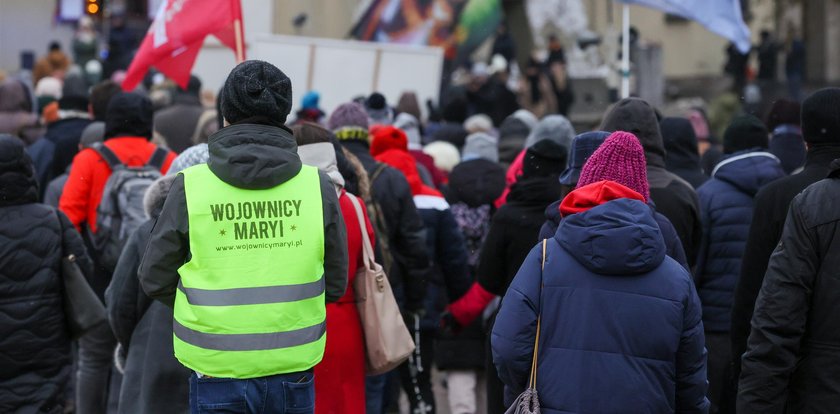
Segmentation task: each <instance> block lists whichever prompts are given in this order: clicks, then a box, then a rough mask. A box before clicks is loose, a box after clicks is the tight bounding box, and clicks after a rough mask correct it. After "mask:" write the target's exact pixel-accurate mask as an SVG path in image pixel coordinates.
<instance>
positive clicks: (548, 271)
mask: <svg viewBox="0 0 840 414" xmlns="http://www.w3.org/2000/svg"><path fill="white" fill-rule="evenodd" d="M502 46H504V45H502ZM499 49H500V50H499V51H500V53H501V52H505V48H504V47H501V46H500V48H499ZM562 62H563V57H562V51H561V50H558V51H557V53H555V54H553V55H552V56H551V57H550V58H549V62H548V64H547V66H541V64H540V65H538V64H536V63H535V64H534V67H532V68H529V69H528V70H526V72H525V74H526V77H538V76H543V75H546V76H549V78H546V79H543V82H545V81H549V82H548V83H550V84H556V83H557V82H560V81H562V80H563V76H564V75H559V74H558V72H562V67H563V65H562ZM494 66H498V67H496V68H495V69H493V70H492V73H491V72H488V71H487V68H486V67H484V68H482V67H479V68H474V69H473V73H472V77H471V80H470V82H468V83H466V84H464V85H463V86H462V87H458V88H454V89H452V90H451V91H450V94H449V95H448V96H447V99H446V100H445V101H444V102H443V104H442V105H440V106H439V107H435V106H433V105H429V110H428V111H424V110H421V103H420V102H419V101H418V99H417V97H416V95H415V94H414V93H411V92H406V93H404V94H403V95H402V97H401V98H400V99H399V101H398V103H397V104H396V105H391V104H389V102H388V101H387V100H386V98H385V97H384V96H383V95H382V94H380V93H373V94H371V95H370V96H366V97H361V98H356V99H354V100H349V99H348V102H347V103H345V104H342V105H340V106H338V107H337V108H334V109H332V110H331V111H327V110H326V109H325V108H321V107H320V106H319V95H318V93H317V92H314V91H309V92H307V93H306V94H304V95H303V96H302V99H301V105H300V110H298V111H297V112H296V113H295V114H294V115H292V113H291V112H292V106H293V99H294V97H295V95H293V93H292V87H291V84H292V82H291V80H290V79H289V78H288V77H287V76H286V75H285V74H284V73H283V72H282V71H281V70H280V69H278V68H277V67H275V66H273V65H272V64H270V63H266V62H261V61H246V62H244V63H241V64H240V65H238V66H237V67H236V68H234V69H233V71H232V72H231V73H230V75H229V76H228V78H227V80H226V82H225V84H224V86H223V87H222V89H221V91H219V94H218V99H217V100H216V105H215V106H214V105H212V104H211V105H206V100H204V101H203V100H202V98H203V96H202V85H201V81H200V80H199V79H198V78H196V77H192V78H191V79H190V81H189V83H188V84H187V85H185V86H184V87H180V86H177V85H174V84H173V83H171V82H169V81H165V80H161V81H160V82H149V83H146V84H145V85H144V86H141V87H140V88H139V89H138V90H136V91H132V92H124V91H122V89H121V88H120V86H119V85H118V84H117V83H115V82H113V81H111V80H106V81H102V82H96V83H93V84H91V83H90V82H89V79H86V78H85V77H84V76H83V75H82V74H80V73H68V74H66V76H61V77H56V76H50V75H51V74H52V72H50V71H46V72H44V76H41V77H40V79H38V81H37V83H36V86H35V88H34V89H33V90H30V88H28V87H27V86H26V84H25V83H24V82H21V81H20V80H19V79H15V78H9V79H6V80H4V81H3V82H2V84H0V134H2V135H0V236H2V237H0V239H2V240H3V243H2V245H0V318H2V323H0V327H2V335H0V365H2V366H3V367H4V369H3V370H2V373H0V411H2V412H21V413H22V412H49V413H60V412H70V411H73V410H75V412H78V413H84V414H87V413H92V414H97V413H106V412H109V411H110V410H113V409H115V408H116V410H117V412H120V413H151V412H188V411H191V412H289V413H292V412H318V413H364V412H367V413H371V414H375V413H386V412H392V411H394V410H397V409H398V407H399V406H400V404H401V402H400V401H399V396H400V394H404V395H405V396H406V397H407V406H408V407H409V411H410V412H411V413H416V414H428V413H434V412H436V411H437V410H441V411H447V412H450V413H453V414H474V413H480V412H484V411H486V412H488V413H502V412H505V410H506V408H507V407H510V406H511V404H513V403H514V401H515V400H516V397H517V395H519V394H520V393H522V392H523V391H524V390H525V389H526V388H527V387H529V379H530V378H531V376H532V375H533V376H534V377H535V378H536V379H535V381H536V384H535V388H536V390H537V391H538V395H539V400H540V404H541V407H542V410H543V411H544V412H547V413H560V412H713V413H731V412H739V413H751V412H786V411H794V412H830V411H832V410H833V409H834V407H835V406H836V405H837V403H838V402H840V388H838V387H840V383H838V378H840V375H838V374H840V372H838V371H839V370H840V361H838V358H837V356H836V353H835V352H834V350H835V349H836V348H837V347H838V346H840V338H838V337H837V332H840V330H838V327H837V326H836V324H837V322H836V318H834V313H835V312H834V310H835V308H836V303H837V301H836V297H837V294H836V292H837V291H838V290H837V289H838V286H837V285H838V278H837V275H836V273H837V269H838V268H840V263H837V261H838V258H840V240H838V239H837V237H838V236H837V234H840V233H837V231H836V229H837V226H838V223H840V214H838V213H836V212H835V211H836V210H835V209H833V208H832V207H831V206H832V205H833V203H836V202H837V201H838V197H840V191H838V186H840V182H838V178H840V162H834V160H836V159H840V89H837V88H827V89H822V90H819V91H817V92H815V93H813V94H811V95H810V96H809V97H808V98H807V99H805V100H804V101H803V102H802V103H801V104H800V103H799V102H797V101H793V100H778V101H775V102H773V103H772V108H771V109H770V111H769V112H768V113H767V114H766V117H765V118H764V119H759V118H757V117H756V116H754V115H750V114H740V115H737V116H735V117H734V118H733V119H732V121H731V122H729V124H728V125H727V127H726V128H725V132H724V133H723V134H722V136H721V137H720V138H719V139H718V137H715V131H714V129H713V128H712V127H710V125H709V122H708V120H707V118H706V115H705V112H704V111H703V110H702V109H701V108H694V109H692V110H690V111H689V112H687V113H685V114H682V116H677V117H663V116H662V115H661V114H660V112H659V111H658V110H657V108H654V107H652V106H651V105H650V104H648V103H647V102H645V101H644V100H641V99H639V98H626V99H623V100H621V101H619V102H617V103H615V104H613V105H611V106H610V107H609V108H608V110H607V111H606V112H605V113H604V115H603V119H602V122H601V124H600V126H599V127H598V128H597V129H596V130H593V131H579V130H576V129H575V126H574V125H573V124H572V123H571V122H570V121H569V119H568V118H566V117H565V116H563V115H561V113H565V110H567V109H568V104H569V103H570V100H571V99H572V98H571V96H570V95H568V94H566V95H564V94H563V93H561V92H562V88H561V89H558V88H557V87H556V85H555V86H553V87H552V88H549V89H548V90H549V91H551V93H549V94H546V93H544V92H541V91H540V88H538V87H535V88H533V89H527V94H528V95H529V99H531V100H533V99H536V98H537V97H541V96H542V97H544V99H549V98H551V99H550V100H551V101H552V102H553V104H552V105H553V106H552V107H551V108H548V107H547V106H545V105H543V106H542V107H541V108H542V109H541V110H540V112H541V113H537V114H535V113H534V112H531V111H529V110H526V109H521V107H520V106H519V105H518V104H517V99H518V98H517V96H515V95H513V96H508V94H511V92H510V90H508V89H506V86H505V82H506V79H505V78H504V73H505V66H506V63H504V62H501V61H499V62H495V65H494ZM541 74H542V75H541ZM39 76H40V74H39ZM538 83H539V81H535V85H536V86H538V85H537V84H538ZM561 83H562V82H561ZM505 91H506V92H505ZM558 91H559V92H558ZM296 93H297V92H296ZM348 98H349V97H348ZM564 105H565V106H564ZM564 108H565V110H564ZM368 248H372V250H373V252H374V253H375V254H374V255H375V259H376V262H377V263H379V264H381V265H382V267H383V268H384V271H385V273H386V274H387V281H388V284H387V285H385V286H390V288H391V291H392V294H393V296H394V298H395V299H396V301H397V303H398V306H399V312H400V313H401V316H402V319H403V321H404V325H405V328H406V329H407V331H408V332H409V334H410V336H411V338H412V340H413V343H414V350H413V351H412V352H411V354H410V355H408V356H407V358H405V359H404V360H402V361H401V363H399V365H398V366H397V367H396V368H395V369H393V370H392V371H390V372H387V373H384V374H379V375H367V374H368V373H369V366H368V365H367V364H366V361H367V360H368V358H369V355H368V350H369V346H370V344H369V343H367V342H366V340H365V339H366V337H365V333H366V332H368V331H367V329H368V328H370V327H369V326H365V324H369V323H370V321H371V320H375V319H367V318H363V317H362V316H360V312H359V309H358V305H359V302H360V301H362V300H364V298H361V299H360V284H359V280H360V279H359V278H362V277H364V276H363V275H364V273H363V272H361V271H360V269H362V268H365V267H366V266H369V263H366V259H365V258H366V257H368V256H366V253H365V252H366V249H368ZM71 255H72V257H73V259H74V261H75V263H76V265H77V266H78V268H79V269H80V270H81V272H82V273H83V274H84V275H85V278H86V280H87V282H88V284H89V286H90V287H91V288H92V290H93V292H95V294H96V295H97V296H98V298H99V300H100V301H101V302H102V303H103V304H104V306H105V309H106V314H107V318H106V320H107V322H103V323H100V324H98V325H96V326H94V327H93V328H91V329H88V330H86V331H85V332H82V333H79V334H78V335H76V333H75V332H74V331H72V330H71V329H70V327H69V323H68V322H67V320H68V318H69V313H70V312H72V311H73V310H72V307H68V306H67V303H66V301H67V299H66V295H65V293H66V292H65V290H66V289H65V285H64V284H65V283H66V282H65V280H66V275H65V274H64V273H65V272H66V270H63V269H65V267H64V263H63V260H64V259H66V258H67V257H69V256H71ZM373 328H375V327H373ZM397 362H400V361H397ZM436 383H437V384H436ZM437 385H442V386H443V387H444V388H445V390H446V394H445V395H446V400H445V401H441V400H440V399H436V393H435V392H434V389H435V388H436V387H437ZM438 396H439V395H438ZM402 404H405V402H402ZM442 407H447V409H445V410H442V409H441V408H442Z"/></svg>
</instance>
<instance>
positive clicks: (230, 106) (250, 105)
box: [219, 60, 292, 126]
mask: <svg viewBox="0 0 840 414" xmlns="http://www.w3.org/2000/svg"><path fill="white" fill-rule="evenodd" d="M219 99H220V106H221V109H222V116H223V117H224V118H225V119H226V120H227V121H228V122H229V123H231V124H236V123H239V122H249V121H251V120H253V123H261V122H262V123H268V124H271V125H274V126H282V125H283V124H285V123H286V117H287V116H288V115H289V112H290V111H291V110H292V81H291V79H289V77H288V76H286V74H285V73H283V71H281V70H280V69H278V68H277V67H276V66H274V65H272V64H271V63H268V62H263V61H261V60H246V61H245V62H242V63H240V64H239V65H237V66H236V67H235V68H233V70H232V71H231V72H230V75H228V77H227V80H226V81H225V84H224V86H222V91H221V93H220V96H219Z"/></svg>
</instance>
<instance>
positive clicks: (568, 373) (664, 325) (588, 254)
mask: <svg viewBox="0 0 840 414" xmlns="http://www.w3.org/2000/svg"><path fill="white" fill-rule="evenodd" d="M578 191H579V190H578ZM541 250H542V246H541V244H540V245H537V246H536V247H534V249H533V250H531V252H530V253H529V255H528V257H527V258H526V260H525V262H524V263H523V265H522V267H521V268H520V270H519V272H518V273H517V275H516V277H515V278H514V280H513V282H512V284H511V286H510V288H509V289H508V291H507V293H506V294H505V296H504V298H503V300H502V305H501V309H500V310H499V314H498V316H497V318H496V323H495V326H494V327H493V333H492V339H491V341H492V350H493V361H494V363H495V365H496V367H497V368H498V372H499V377H500V379H501V380H502V381H503V382H504V383H505V385H506V387H505V403H506V404H510V403H512V402H513V400H514V398H515V396H516V395H517V394H519V393H521V392H522V391H523V390H524V389H525V387H526V384H527V381H528V376H529V371H530V366H531V357H532V355H533V347H534V338H535V335H536V325H537V316H538V315H541V326H542V327H541V333H540V344H539V354H538V369H537V390H538V392H539V397H540V403H541V408H542V410H543V412H544V413H548V414H556V413H596V412H597V413H641V412H645V413H665V412H670V413H673V412H698V413H699V412H707V411H708V407H709V402H708V400H707V399H706V398H705V394H706V388H707V383H706V353H705V349H704V347H703V343H704V336H703V324H702V322H701V313H700V303H699V299H698V297H697V293H696V292H695V290H694V283H693V282H692V280H691V276H690V275H689V273H688V272H687V271H686V270H685V269H684V268H683V267H682V266H681V265H680V264H678V263H677V262H676V261H674V260H673V259H671V258H669V257H667V256H666V254H665V244H664V242H663V239H662V235H661V233H660V230H659V226H658V225H657V223H656V221H655V220H654V218H653V215H652V214H651V209H650V207H648V206H647V205H645V204H644V203H642V202H640V201H636V200H630V199H618V200H613V201H609V202H606V203H604V204H601V205H599V206H597V207H594V208H592V209H590V210H588V211H586V212H582V213H578V214H573V215H570V216H567V217H566V218H565V219H564V220H563V221H562V222H561V224H560V228H559V229H558V231H557V233H556V235H555V236H554V238H552V239H549V240H548V243H547V253H546V261H545V270H544V271H543V272H541V270H540V265H541V256H542V251H541Z"/></svg>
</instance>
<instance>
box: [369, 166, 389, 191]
mask: <svg viewBox="0 0 840 414" xmlns="http://www.w3.org/2000/svg"><path fill="white" fill-rule="evenodd" d="M385 168H388V164H385V163H378V164H377V166H376V169H374V170H373V174H371V175H370V185H371V186H373V182H374V181H376V179H377V178H379V175H380V174H382V171H385Z"/></svg>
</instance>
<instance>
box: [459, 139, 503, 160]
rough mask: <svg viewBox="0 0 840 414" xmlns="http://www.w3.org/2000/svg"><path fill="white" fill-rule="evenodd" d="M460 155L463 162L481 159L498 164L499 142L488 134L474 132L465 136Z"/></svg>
mask: <svg viewBox="0 0 840 414" xmlns="http://www.w3.org/2000/svg"><path fill="white" fill-rule="evenodd" d="M462 153H463V155H462V156H461V160H463V161H469V160H474V159H478V158H481V159H485V160H487V161H491V162H499V141H498V140H497V139H496V138H494V137H493V136H492V135H490V134H487V133H484V132H476V133H474V134H470V135H469V136H467V141H466V143H464V149H463V151H462Z"/></svg>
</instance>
